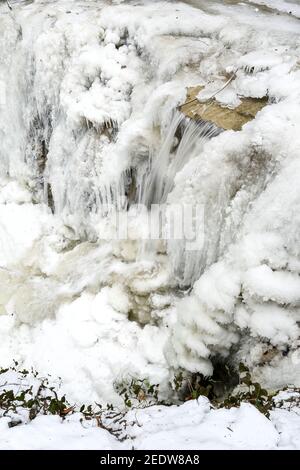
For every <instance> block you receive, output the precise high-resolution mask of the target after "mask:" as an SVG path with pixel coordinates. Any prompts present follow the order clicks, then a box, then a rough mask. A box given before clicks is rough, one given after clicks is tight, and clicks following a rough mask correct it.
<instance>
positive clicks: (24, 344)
mask: <svg viewBox="0 0 300 470" xmlns="http://www.w3.org/2000/svg"><path fill="white" fill-rule="evenodd" d="M10 3H11V4H12V11H10V10H9V9H8V7H7V4H6V2H1V3H0V358H1V363H0V366H3V367H4V366H8V365H11V364H12V361H13V360H14V359H15V360H17V361H18V362H19V363H20V364H23V365H24V367H27V368H30V367H32V366H33V367H34V368H35V369H36V370H38V371H40V372H42V373H45V374H47V373H51V374H52V375H53V376H55V377H57V376H60V377H61V378H62V388H63V390H64V392H66V393H67V394H68V396H69V397H70V398H71V399H72V400H74V401H77V402H79V403H80V402H93V401H101V402H102V403H107V402H111V401H113V402H114V403H118V402H119V401H120V397H119V396H118V395H117V394H116V392H115V387H114V384H115V383H116V382H119V381H122V380H123V379H124V378H126V377H127V376H128V375H129V376H130V377H140V378H145V377H147V378H149V380H150V382H151V383H159V384H160V390H161V394H162V396H163V397H164V398H168V397H169V396H170V394H171V393H172V392H171V390H170V382H171V381H172V379H173V378H174V372H175V371H176V370H177V369H178V368H180V367H181V368H184V369H186V370H188V371H190V372H200V373H203V374H205V375H209V374H211V373H212V369H213V362H214V358H215V357H217V358H219V357H220V356H221V357H222V358H224V359H225V360H228V362H230V363H233V364H237V363H238V362H239V361H243V362H245V363H247V364H248V365H249V367H251V370H252V372H253V374H254V376H255V378H256V379H258V380H259V381H260V382H262V383H263V384H264V385H265V386H267V387H268V388H270V389H275V388H281V387H284V386H285V385H288V384H290V385H297V386H300V353H299V321H300V294H299V293H300V280H299V279H300V277H299V274H300V250H299V247H300V240H299V234H300V217H299V214H300V195H299V180H300V163H299V162H300V160H299V148H300V68H299V64H300V63H299V57H300V28H299V5H298V2H295V1H292V0H290V1H283V0H266V1H265V0H255V1H252V0H249V1H244V2H238V1H236V2H235V1H232V0H228V1H227V0H226V1H225V0H224V1H221V0H219V1H217V0H212V1H209V2H208V1H205V0H189V1H185V2H177V1H175V2H174V1H161V0H157V1H150V0H137V1H112V2H111V1H104V0H103V1H102V0H101V1H100V0H99V1H93V0H82V1H76V0H74V1H71V0H59V1H39V0H36V1H34V2H31V1H21V2H18V1H11V2H10ZM228 77H233V78H232V79H231V81H230V83H229V85H228V86H227V87H226V88H225V89H224V90H223V91H221V92H220V93H217V94H216V99H217V101H218V102H219V103H221V104H222V105H225V106H231V107H232V106H236V105H238V104H239V103H240V100H241V98H243V97H252V98H261V97H267V99H268V104H267V106H265V108H264V109H263V110H262V111H260V112H259V113H258V114H257V116H256V118H255V119H254V120H253V121H251V122H249V123H248V124H246V125H245V126H244V127H243V129H242V130H241V131H240V132H233V131H226V132H223V133H221V134H220V135H218V136H216V137H214V138H213V139H211V140H208V139H207V140H204V141H201V145H198V146H197V145H195V146H194V147H193V149H191V150H189V151H188V152H184V151H182V152H181V153H180V152H179V150H178V152H177V154H176V152H175V151H174V147H176V138H177V137H176V136H175V133H176V129H175V128H174V116H173V114H174V109H176V107H177V106H178V105H179V104H180V103H182V102H184V100H185V97H186V91H187V87H191V86H195V85H202V86H204V89H203V90H202V91H201V93H200V95H199V99H202V98H207V97H210V96H212V95H213V94H215V93H216V92H217V91H218V90H219V89H220V88H221V87H222V85H223V84H224V82H225V81H227V80H228ZM175 120H176V116H175ZM172 126H173V127H172ZM172 132H173V133H172ZM175 137H176V138H175ZM181 150H182V149H181ZM186 153H188V157H189V158H186ZM173 157H174V159H175V164H174V165H173V167H172V171H173V170H174V168H175V170H176V171H173V173H174V172H175V177H174V181H173V176H174V175H173V173H172V172H171V173H168V175H169V176H170V174H171V176H172V178H170V179H171V183H170V186H168V187H169V192H168V194H167V195H166V198H167V202H168V204H170V203H174V204H178V203H184V204H198V205H201V206H203V207H204V208H205V237H206V238H205V243H204V245H203V246H202V247H201V249H200V248H199V250H197V251H195V252H192V253H190V254H189V253H186V252H185V251H184V249H182V245H181V244H180V243H177V242H176V243H166V244H165V245H162V244H158V245H156V246H155V249H154V250H153V249H152V250H148V251H147V250H145V249H144V248H145V247H144V244H143V243H142V242H141V238H142V231H143V223H144V219H143V218H142V216H141V215H138V216H136V217H135V215H134V213H133V216H132V219H131V222H130V227H129V231H130V236H129V239H127V240H122V241H120V240H113V241H112V239H111V238H112V237H111V233H112V232H113V229H114V226H113V222H112V221H111V219H110V217H109V216H108V215H107V213H106V212H105V209H103V207H106V206H105V205H106V204H113V205H115V206H118V204H119V203H120V201H121V200H122V198H124V197H125V196H126V198H127V201H129V202H128V204H129V205H130V190H131V189H132V188H131V187H132V186H133V185H135V189H137V190H139V189H140V188H141V187H142V186H143V184H144V183H145V178H146V177H147V173H146V169H147V165H148V162H149V161H154V162H155V161H157V159H158V161H161V167H159V168H158V171H157V177H158V178H159V177H161V175H160V173H161V174H162V177H165V174H166V173H167V172H168V171H169V169H168V163H169V160H168V159H169V158H173ZM176 157H177V160H176ZM183 157H184V158H183ZM180 158H182V159H183V160H180ZM155 177H156V176H155ZM155 182H157V181H156V180H155ZM154 187H155V184H154ZM130 188H131V189H130ZM137 192H138V191H137ZM148 196H149V198H150V200H151V197H152V193H149V194H148ZM150 196H151V197H150ZM136 197H137V196H136ZM149 198H148V199H149ZM156 198H157V194H156ZM150 202H151V201H150ZM129 212H130V211H129ZM194 281H196V282H194ZM266 358H268V360H267V359H266ZM160 410H161V411H159V409H158V408H153V409H151V410H150V409H148V410H143V411H137V412H136V413H137V415H138V417H139V419H138V422H143V423H144V424H143V425H142V427H141V428H140V427H139V426H137V425H136V426H133V427H132V428H130V431H129V433H130V436H131V437H132V438H133V440H134V446H135V447H137V448H144V447H159V446H162V447H163V446H164V447H170V446H173V445H174V446H176V447H178V448H187V447H189V448H191V447H196V448H201V447H206V448H208V447H210V448H216V447H218V448H219V447H226V448H230V447H234V448H239V447H248V448H249V447H253V448H254V447H261V448H274V447H286V446H287V447H297V446H298V447H299V440H298V441H297V438H296V437H295V435H297V432H298V431H299V416H298V414H297V411H286V410H275V411H273V412H272V416H271V421H269V420H267V418H265V417H263V416H262V415H260V414H259V413H258V411H257V410H256V409H255V408H253V407H251V406H250V405H247V404H245V405H243V406H242V407H241V408H240V409H232V410H210V409H209V405H208V402H207V401H206V400H205V399H201V400H200V401H199V402H198V404H197V403H196V402H189V403H187V404H185V405H182V406H181V407H171V408H161V409H160ZM150 418H151V419H150ZM76 419H77V418H76V416H75V415H74V416H72V417H70V418H67V420H66V421H65V422H64V423H63V424H62V423H61V422H60V418H58V417H48V416H45V417H37V418H36V419H35V420H34V421H32V422H30V423H29V424H23V425H20V426H16V427H14V428H8V427H7V420H6V418H1V419H0V426H1V437H0V440H1V446H2V447H3V448H9V447H16V446H19V447H22V446H23V447H30V446H31V447H33V446H34V445H36V446H37V448H46V447H48V448H54V447H56V446H59V445H61V444H59V442H58V441H59V439H58V436H62V435H64V441H63V442H64V445H66V446H68V447H69V446H71V447H72V446H73V445H74V446H75V447H76V446H77V447H78V445H79V444H78V437H79V436H83V437H82V447H84V446H86V447H93V448H94V447H95V446H96V447H97V446H99V447H100V448H102V447H103V446H106V447H107V448H110V447H114V446H126V445H127V444H128V443H127V442H126V441H125V442H124V443H119V442H118V441H115V440H114V438H113V437H112V436H110V435H109V434H107V433H106V431H104V430H101V429H97V428H96V427H88V429H85V428H84V427H83V426H82V425H81V424H80V423H79V422H76ZM128 419H131V418H130V413H129V418H128ZM247 423H248V424H249V423H252V424H253V426H252V425H250V426H249V425H248V424H247ZM254 428H259V429H261V430H262V432H261V435H260V434H258V433H257V432H254V431H253V429H254ZM29 429H30V430H31V432H30V433H28V432H27V430H29ZM204 429H205V431H204ZM25 430H26V432H23V431H25ZM29 434H31V435H36V436H37V437H36V440H35V441H34V442H33V440H31V441H28V440H27V439H30V438H29ZM175 434H176V437H175ZM51 436H52V440H51V439H50V438H51ZM67 436H69V439H68V438H67ZM158 436H160V438H158ZM259 436H260V438H261V441H259ZM293 436H294V437H293ZM23 439H24V441H23ZM42 439H45V440H42ZM61 440H62V439H61ZM61 440H60V442H61ZM76 442H77V444H76ZM84 442H85V444H84ZM16 443H17V444H16ZM79 446H81V445H79Z"/></svg>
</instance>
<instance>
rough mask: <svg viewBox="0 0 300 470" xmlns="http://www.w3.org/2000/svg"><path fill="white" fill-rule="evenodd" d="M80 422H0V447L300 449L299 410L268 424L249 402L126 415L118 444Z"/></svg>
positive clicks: (276, 414)
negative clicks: (237, 406) (15, 423)
mask: <svg viewBox="0 0 300 470" xmlns="http://www.w3.org/2000/svg"><path fill="white" fill-rule="evenodd" d="M80 418H81V416H80V415H79V414H74V415H72V416H71V417H70V418H66V419H65V420H64V421H63V420H62V418H60V417H59V416H38V417H37V418H35V419H34V420H33V421H31V422H30V423H28V424H22V425H18V426H15V427H11V428H9V427H8V422H9V418H1V419H0V449H7V450H12V449H33V450H38V449H43V450H45V449H86V450H88V449H101V450H111V449H118V450H122V449H123V450H125V449H127V450H131V449H132V448H134V449H143V450H150V449H160V450H163V449H164V450H172V449H173V450H182V449H190V450H191V449H194V450H198V449H235V450H237V449H264V450H270V449H300V409H299V408H298V409H297V410H294V411H287V410H284V409H283V410H281V409H277V410H275V411H272V412H271V418H270V420H268V419H267V418H266V417H265V416H264V415H262V414H261V413H260V412H259V411H258V410H257V409H256V408H255V407H254V406H252V405H250V404H248V403H244V404H242V405H241V407H240V408H231V409H230V410H227V409H219V410H213V409H211V407H210V403H209V401H208V400H207V399H206V398H204V397H203V398H200V399H199V400H198V401H196V400H192V401H189V402H187V403H185V404H184V405H180V406H171V407H164V406H154V407H151V408H147V409H144V410H135V411H130V412H129V413H128V414H127V416H125V419H126V420H127V421H128V423H129V425H128V426H127V428H126V432H127V438H126V439H125V440H124V441H121V442H120V441H119V440H118V439H117V438H115V437H114V436H112V435H111V434H110V433H109V432H108V431H106V430H104V429H102V428H100V427H97V425H96V423H95V422H93V423H89V422H80ZM130 423H134V424H130Z"/></svg>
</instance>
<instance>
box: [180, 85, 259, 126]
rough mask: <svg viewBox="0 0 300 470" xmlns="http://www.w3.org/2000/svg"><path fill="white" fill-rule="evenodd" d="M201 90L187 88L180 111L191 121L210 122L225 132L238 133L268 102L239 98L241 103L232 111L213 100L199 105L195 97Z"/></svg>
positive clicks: (198, 87)
mask: <svg viewBox="0 0 300 470" xmlns="http://www.w3.org/2000/svg"><path fill="white" fill-rule="evenodd" d="M203 88H204V87H202V86H195V87H191V88H188V91H187V98H186V101H185V103H183V104H182V105H181V106H180V111H181V112H182V113H183V114H185V115H186V116H187V117H189V118H191V119H195V120H203V121H210V122H213V123H214V124H215V125H216V126H218V127H220V128H222V129H225V130H233V131H240V130H241V128H242V127H243V125H244V124H246V123H247V122H249V121H252V119H254V118H255V116H256V114H257V113H258V111H260V110H261V109H262V108H263V107H264V106H266V104H267V102H268V99H267V98H266V97H264V98H241V101H242V103H241V104H240V105H239V106H237V107H236V108H234V109H231V108H227V107H224V106H221V104H219V103H218V102H217V101H216V100H215V99H211V100H208V101H206V102H204V103H201V102H200V101H199V100H198V99H197V95H198V94H199V92H200V91H201V90H202V89H203Z"/></svg>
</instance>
